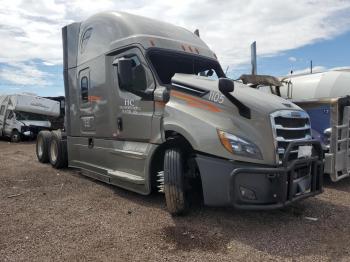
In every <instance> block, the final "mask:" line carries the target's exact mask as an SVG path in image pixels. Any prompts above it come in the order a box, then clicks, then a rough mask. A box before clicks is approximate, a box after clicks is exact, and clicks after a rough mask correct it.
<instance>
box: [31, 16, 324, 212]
mask: <svg viewBox="0 0 350 262" xmlns="http://www.w3.org/2000/svg"><path fill="white" fill-rule="evenodd" d="M62 33H63V61H64V82H65V98H66V100H65V105H66V113H65V118H66V119H65V130H64V132H63V131H61V130H56V131H52V132H48V131H42V132H40V133H39V135H38V139H37V146H36V152H37V157H38V160H39V161H40V162H43V163H45V162H50V163H51V165H52V166H53V167H55V168H62V167H66V166H69V167H75V168H79V169H81V170H82V172H83V174H85V175H87V176H90V177H93V178H95V179H98V180H101V181H104V182H106V183H110V184H113V185H116V186H120V187H123V188H126V189H128V190H131V191H135V192H138V193H140V194H144V195H147V194H150V193H151V192H153V191H159V192H162V193H164V194H165V199H166V203H167V207H168V210H169V212H170V213H172V214H182V213H184V212H185V211H186V210H187V209H188V204H189V203H190V196H191V195H192V194H193V193H194V192H200V194H201V195H202V197H203V200H204V203H205V204H206V205H211V206H233V207H236V208H241V209H274V208H281V207H284V206H287V205H289V204H291V203H293V202H295V201H298V200H301V199H304V198H306V197H310V196H314V195H316V194H319V193H321V192H322V178H323V173H322V172H323V159H322V149H321V145H320V142H318V141H316V140H312V138H311V129H310V120H309V117H308V115H307V113H306V112H305V111H304V110H302V109H301V108H300V107H298V106H297V105H295V104H293V103H291V102H289V101H287V100H285V99H282V98H280V97H277V96H274V95H271V94H262V93H261V92H260V91H257V90H253V89H249V88H245V87H244V85H243V84H242V83H239V82H234V81H232V80H230V79H228V78H226V76H225V74H224V72H223V70H222V68H221V66H220V64H219V62H218V60H217V58H216V55H215V54H214V53H213V51H212V50H210V48H209V47H208V46H207V45H206V44H205V43H204V42H203V41H202V40H201V39H200V38H199V34H193V33H192V32H190V31H188V30H186V29H183V28H181V27H178V26H174V25H171V24H168V23H164V22H160V21H156V20H153V19H148V18H144V17H140V16H136V15H131V14H127V13H123V12H106V13H101V14H97V15H94V16H92V17H90V18H88V19H87V20H85V21H83V22H77V23H73V24H70V25H67V26H65V27H64V28H63V31H62ZM267 101H268V102H267Z"/></svg>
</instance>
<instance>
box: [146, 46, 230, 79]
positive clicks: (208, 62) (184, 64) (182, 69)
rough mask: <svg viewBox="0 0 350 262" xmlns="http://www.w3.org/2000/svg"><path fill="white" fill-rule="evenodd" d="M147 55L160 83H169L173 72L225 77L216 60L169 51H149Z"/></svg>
mask: <svg viewBox="0 0 350 262" xmlns="http://www.w3.org/2000/svg"><path fill="white" fill-rule="evenodd" d="M148 57H149V59H150V61H151V63H152V65H153V67H154V69H155V70H156V73H157V75H158V77H159V79H160V81H161V82H162V84H170V83H171V78H172V77H173V76H174V74H175V73H184V74H193V75H201V76H207V77H210V78H214V79H215V78H219V77H225V74H224V72H223V71H222V69H221V66H220V64H219V63H218V62H217V61H216V60H214V59H213V60H212V59H209V58H203V57H199V56H195V55H190V54H182V53H178V52H171V51H159V50H157V51H151V52H150V53H149V54H148Z"/></svg>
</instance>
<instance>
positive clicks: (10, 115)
mask: <svg viewBox="0 0 350 262" xmlns="http://www.w3.org/2000/svg"><path fill="white" fill-rule="evenodd" d="M12 118H13V111H12V110H11V111H10V110H9V111H7V119H9V120H10V119H12Z"/></svg>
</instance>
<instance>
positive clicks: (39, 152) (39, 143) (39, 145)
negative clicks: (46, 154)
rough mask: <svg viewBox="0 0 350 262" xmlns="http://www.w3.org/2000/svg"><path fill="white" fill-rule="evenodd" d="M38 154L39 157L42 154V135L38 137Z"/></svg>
mask: <svg viewBox="0 0 350 262" xmlns="http://www.w3.org/2000/svg"><path fill="white" fill-rule="evenodd" d="M37 143H38V156H39V157H40V158H41V157H42V156H43V147H44V141H43V139H42V137H39V138H38V142H37Z"/></svg>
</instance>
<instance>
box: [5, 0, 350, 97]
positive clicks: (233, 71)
mask: <svg viewBox="0 0 350 262" xmlns="http://www.w3.org/2000/svg"><path fill="white" fill-rule="evenodd" d="M106 10H121V11H126V12H130V13H134V14H139V15H143V16H147V17H151V18H155V19H159V20H162V21H167V22H170V23H173V24H176V25H179V26H182V27H185V28H187V29H189V30H191V31H194V30H195V29H196V28H199V30H200V34H201V37H202V38H203V40H204V41H205V42H207V44H208V45H209V46H210V47H211V48H212V49H213V51H215V52H216V54H217V55H218V58H219V60H220V62H221V63H222V65H223V68H224V70H225V69H226V68H227V66H229V70H228V75H229V76H230V77H233V78H237V77H239V75H240V74H242V73H249V72H250V44H251V43H252V42H253V41H254V40H256V41H257V51H258V73H260V74H271V75H278V76H281V75H286V74H288V73H289V71H290V70H291V69H292V70H293V71H294V72H295V73H298V72H307V71H308V70H309V64H310V60H313V64H314V71H323V70H328V69H332V68H337V67H347V66H350V15H349V14H350V0H323V1H321V0H320V1H314V0H308V1H306V0H305V1H304V0H293V1H292V0H285V1H279V0H265V1H260V0H246V1H239V0H237V1H236V0H232V1H229V0H226V1H221V0H217V1H215V0H203V1H199V0H177V1H162V0H153V1H146V0H135V1H126V0H118V1H112V0H99V1H95V0H85V1H83V0H69V1H68V0H36V1H34V0H33V1H32V0H26V1H25V0H23V1H21V0H0V93H19V92H31V93H36V94H38V95H42V96H57V95H63V94H64V90H63V78H62V45H61V27H62V26H64V25H66V24H69V23H71V22H74V21H81V20H83V19H85V18H87V17H88V16H90V15H92V14H94V13H96V12H99V11H106Z"/></svg>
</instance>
